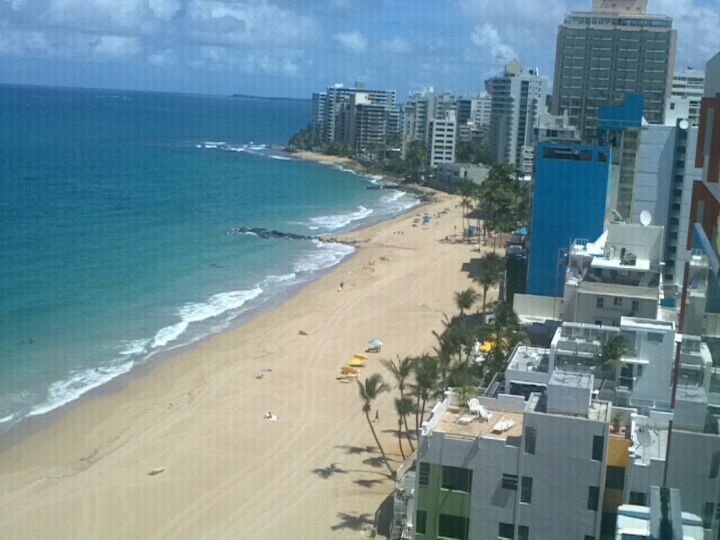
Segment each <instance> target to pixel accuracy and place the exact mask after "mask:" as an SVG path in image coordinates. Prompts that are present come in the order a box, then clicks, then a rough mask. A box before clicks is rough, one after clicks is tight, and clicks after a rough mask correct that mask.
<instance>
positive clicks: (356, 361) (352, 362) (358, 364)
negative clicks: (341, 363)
mask: <svg viewBox="0 0 720 540" xmlns="http://www.w3.org/2000/svg"><path fill="white" fill-rule="evenodd" d="M345 363H346V364H347V365H348V366H350V367H363V366H364V365H365V361H364V360H360V359H359V358H353V359H352V360H348V361H347V362H345Z"/></svg>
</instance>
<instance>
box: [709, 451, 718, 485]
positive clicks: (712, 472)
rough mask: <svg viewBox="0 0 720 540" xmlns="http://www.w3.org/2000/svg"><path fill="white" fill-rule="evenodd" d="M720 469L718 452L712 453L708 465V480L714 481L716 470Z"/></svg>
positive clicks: (716, 475) (716, 474)
mask: <svg viewBox="0 0 720 540" xmlns="http://www.w3.org/2000/svg"><path fill="white" fill-rule="evenodd" d="M719 469H720V452H714V453H713V457H712V462H711V463H710V478H711V479H714V478H717V477H718V470H719Z"/></svg>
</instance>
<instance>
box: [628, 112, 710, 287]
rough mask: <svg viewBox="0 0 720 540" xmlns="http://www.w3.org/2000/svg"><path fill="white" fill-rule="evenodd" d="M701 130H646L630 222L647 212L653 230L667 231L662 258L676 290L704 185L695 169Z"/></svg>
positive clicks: (681, 123)
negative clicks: (696, 196) (696, 195)
mask: <svg viewBox="0 0 720 540" xmlns="http://www.w3.org/2000/svg"><path fill="white" fill-rule="evenodd" d="M697 140H698V130H697V128H695V127H690V126H689V123H688V121H687V119H683V120H678V121H677V123H676V124H675V125H672V126H670V125H665V126H662V125H649V126H645V127H644V128H643V129H642V130H641V131H640V144H639V147H638V160H637V175H636V180H635V188H634V190H633V201H632V207H631V208H632V210H631V215H630V221H632V222H634V223H638V222H639V221H640V215H641V214H642V213H643V212H646V213H647V214H646V215H649V216H651V218H652V224H653V225H661V226H663V227H665V245H664V249H663V255H662V259H663V261H664V262H665V265H664V267H663V282H664V286H665V289H666V293H667V294H668V295H670V294H672V291H671V290H670V288H674V290H675V291H678V290H679V289H680V287H681V286H682V282H683V275H684V265H685V262H687V260H688V259H689V257H690V252H689V250H688V249H687V238H688V232H689V231H688V227H689V224H690V209H691V206H692V190H693V184H694V183H695V182H696V181H699V180H702V168H696V167H695V150H696V147H697Z"/></svg>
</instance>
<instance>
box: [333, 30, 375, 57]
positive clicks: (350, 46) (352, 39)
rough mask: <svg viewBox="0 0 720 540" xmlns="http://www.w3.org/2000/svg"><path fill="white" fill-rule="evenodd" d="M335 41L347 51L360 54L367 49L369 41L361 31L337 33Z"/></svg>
mask: <svg viewBox="0 0 720 540" xmlns="http://www.w3.org/2000/svg"><path fill="white" fill-rule="evenodd" d="M334 39H335V41H337V42H338V43H339V44H340V46H341V47H343V48H344V49H345V50H346V51H348V52H351V53H354V54H360V53H363V52H365V50H366V49H367V45H368V41H367V39H366V38H365V36H363V35H362V34H361V33H360V32H341V33H339V34H335V37H334Z"/></svg>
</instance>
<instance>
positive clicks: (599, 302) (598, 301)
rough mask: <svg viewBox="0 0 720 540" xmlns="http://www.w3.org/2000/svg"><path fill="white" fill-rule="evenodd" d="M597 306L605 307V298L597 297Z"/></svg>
mask: <svg viewBox="0 0 720 540" xmlns="http://www.w3.org/2000/svg"><path fill="white" fill-rule="evenodd" d="M595 307H596V308H598V309H602V308H603V307H605V299H604V298H596V299H595Z"/></svg>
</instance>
